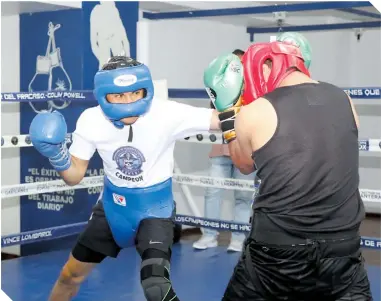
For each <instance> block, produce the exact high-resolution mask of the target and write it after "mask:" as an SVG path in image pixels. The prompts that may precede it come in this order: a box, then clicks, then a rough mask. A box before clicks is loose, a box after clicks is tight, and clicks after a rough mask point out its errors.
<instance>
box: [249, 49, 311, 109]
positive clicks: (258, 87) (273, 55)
mask: <svg viewBox="0 0 381 301" xmlns="http://www.w3.org/2000/svg"><path fill="white" fill-rule="evenodd" d="M266 60H271V61H272V69H271V72H270V76H269V78H268V80H267V82H266V81H265V78H264V75H263V64H264V63H265V62H266ZM242 64H243V76H244V82H245V88H244V91H243V94H242V103H243V105H247V104H249V103H251V102H253V101H254V100H256V99H258V98H260V97H262V96H263V95H265V94H266V93H269V92H272V91H273V90H275V89H276V88H278V86H279V85H280V83H281V82H282V81H283V79H284V78H285V77H286V76H288V75H290V74H291V73H292V72H295V71H300V72H302V73H304V74H306V75H308V76H310V73H309V72H308V70H307V68H306V66H305V65H304V60H303V56H302V53H301V52H300V49H299V48H298V47H296V46H294V45H291V44H289V43H283V42H271V43H255V44H253V45H251V46H250V47H249V49H248V50H247V51H246V53H245V54H244V56H243V57H242ZM295 69H297V70H295Z"/></svg>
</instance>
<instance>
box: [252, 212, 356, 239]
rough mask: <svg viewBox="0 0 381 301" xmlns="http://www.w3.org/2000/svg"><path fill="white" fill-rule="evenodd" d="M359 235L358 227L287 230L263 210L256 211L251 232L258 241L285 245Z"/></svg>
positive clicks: (349, 237) (350, 237)
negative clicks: (331, 230) (275, 222)
mask: <svg viewBox="0 0 381 301" xmlns="http://www.w3.org/2000/svg"><path fill="white" fill-rule="evenodd" d="M359 236H360V234H359V232H358V230H357V229H351V230H347V231H338V232H327V233H320V232H319V233H318V232H316V233H314V232H308V231H306V232H304V233H299V232H297V231H292V230H290V231H287V230H285V229H282V228H280V227H279V226H277V225H276V224H274V223H273V222H272V221H271V219H270V218H269V216H268V215H267V214H264V213H261V212H254V215H253V220H252V229H251V232H250V238H251V239H253V240H255V241H257V242H260V243H264V244H276V245H284V246H287V245H305V244H311V243H312V242H313V241H319V242H334V241H341V240H348V239H352V238H353V239H355V238H357V237H359Z"/></svg>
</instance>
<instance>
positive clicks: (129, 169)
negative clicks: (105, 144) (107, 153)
mask: <svg viewBox="0 0 381 301" xmlns="http://www.w3.org/2000/svg"><path fill="white" fill-rule="evenodd" d="M112 159H113V160H114V161H115V162H116V165H117V166H118V169H119V170H120V171H121V172H122V173H123V174H125V175H127V176H138V175H140V174H141V173H142V172H143V170H142V165H143V163H144V162H145V161H146V160H145V158H144V156H143V154H142V152H141V151H140V150H138V149H137V148H135V147H132V146H122V147H120V148H118V149H117V150H116V151H115V152H114V154H113V156H112Z"/></svg>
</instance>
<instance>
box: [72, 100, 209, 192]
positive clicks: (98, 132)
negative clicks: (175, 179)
mask: <svg viewBox="0 0 381 301" xmlns="http://www.w3.org/2000/svg"><path fill="white" fill-rule="evenodd" d="M212 112H213V110H211V109H206V108H197V107H193V106H189V105H185V104H181V103H177V102H174V101H170V100H161V99H157V98H154V100H153V102H152V106H151V109H150V110H149V111H148V113H146V114H145V115H144V116H141V117H140V118H139V119H138V120H137V121H136V122H135V123H134V124H133V125H132V134H133V137H132V142H129V141H128V138H129V134H130V126H125V127H124V128H123V129H118V128H116V127H115V126H114V125H113V124H112V122H111V121H109V119H107V117H106V116H105V115H104V114H103V112H102V109H101V108H100V106H97V107H93V108H89V109H87V110H85V111H84V112H83V113H82V114H81V116H80V117H79V119H78V121H77V127H76V130H75V131H74V133H73V135H72V140H73V142H72V144H71V146H70V153H71V154H72V155H73V156H75V157H77V158H79V159H82V160H90V158H91V157H92V156H93V154H94V152H95V151H96V150H97V151H98V153H99V155H100V156H101V158H102V160H103V168H104V172H105V175H106V176H107V177H108V179H109V180H110V181H111V182H112V183H113V184H114V185H115V186H119V187H129V188H133V187H149V186H152V185H155V184H158V183H160V182H163V181H165V180H167V179H168V178H170V177H172V175H173V166H174V157H173V151H174V146H175V142H176V140H177V139H181V138H185V137H188V136H193V135H196V134H199V133H203V132H207V131H209V128H210V123H211V119H212Z"/></svg>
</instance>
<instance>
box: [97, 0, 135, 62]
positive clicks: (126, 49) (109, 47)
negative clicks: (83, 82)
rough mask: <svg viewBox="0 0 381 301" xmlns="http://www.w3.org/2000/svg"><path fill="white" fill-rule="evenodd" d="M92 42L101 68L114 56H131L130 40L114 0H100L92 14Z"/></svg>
mask: <svg viewBox="0 0 381 301" xmlns="http://www.w3.org/2000/svg"><path fill="white" fill-rule="evenodd" d="M90 42H91V49H92V51H93V54H94V55H95V57H96V58H97V59H98V63H99V67H98V68H99V69H101V68H102V66H103V65H104V64H105V63H107V61H108V59H109V58H110V57H112V56H117V55H126V56H130V55H131V54H130V42H129V40H128V37H127V33H126V29H125V28H124V25H123V22H122V19H121V17H120V14H119V10H118V8H117V7H116V5H115V2H114V1H100V4H97V5H95V6H94V8H93V9H92V11H91V14H90Z"/></svg>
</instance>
